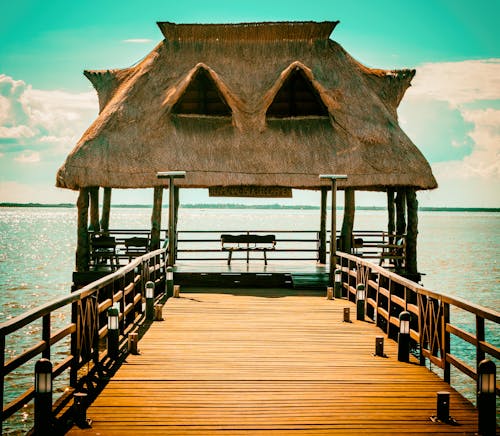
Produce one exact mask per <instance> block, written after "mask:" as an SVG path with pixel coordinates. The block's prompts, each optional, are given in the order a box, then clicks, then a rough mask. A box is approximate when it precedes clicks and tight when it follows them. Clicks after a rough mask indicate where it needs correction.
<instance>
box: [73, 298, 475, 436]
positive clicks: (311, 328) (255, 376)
mask: <svg viewBox="0 0 500 436" xmlns="http://www.w3.org/2000/svg"><path fill="white" fill-rule="evenodd" d="M183 290H184V291H186V290H185V289H184V288H183ZM264 297H265V298H264ZM344 307H350V308H351V312H352V313H353V312H354V305H353V304H352V303H349V302H347V301H346V300H340V299H337V300H334V301H331V300H326V299H325V298H324V292H320V293H318V292H316V291H311V290H307V291H303V290H293V289H257V290H255V289H237V290H236V289H218V290H217V291H214V290H213V289H210V290H207V289H191V290H190V291H189V292H183V293H182V294H181V298H172V299H169V300H168V302H167V303H166V304H165V306H164V309H163V311H164V313H163V315H164V318H165V320H164V321H163V322H155V323H153V324H152V326H151V327H150V329H149V330H148V332H147V333H146V335H145V336H144V338H143V339H142V340H141V341H140V343H139V349H140V353H141V354H140V355H135V356H133V355H129V356H127V358H126V362H125V363H124V364H123V365H122V367H121V368H120V369H119V370H118V371H117V373H116V375H115V376H114V377H113V378H112V379H111V380H110V381H109V383H108V385H107V386H106V388H105V389H104V391H103V392H102V393H101V395H100V396H99V397H98V398H97V399H96V400H95V401H94V403H93V404H92V406H91V407H90V408H89V410H88V412H87V415H88V417H89V418H91V419H93V428H91V429H87V430H80V429H78V428H74V429H73V430H72V431H71V432H70V434H73V435H79V434H101V435H106V434H148V435H150V434H182V435H189V434H199V435H206V434H214V433H225V434H246V433H248V432H252V433H260V434H269V433H270V432H274V433H276V434H290V433H293V434H295V433H297V432H301V433H303V434H332V433H342V434H359V433H367V434H403V433H410V434H416V433H429V434H441V433H443V434H453V433H455V434H474V433H475V432H476V430H477V412H476V410H475V408H474V407H473V406H472V405H471V404H470V403H469V402H468V401H467V400H465V399H464V398H463V397H462V396H461V395H459V394H458V393H457V392H455V391H454V390H453V389H452V388H450V386H449V385H448V384H446V383H445V382H443V381H442V380H441V379H440V378H439V377H438V376H437V375H435V374H433V373H432V372H430V371H428V370H427V369H426V368H425V367H421V366H419V365H418V364H417V362H416V361H414V362H411V363H409V364H405V363H401V362H398V360H397V349H396V344H395V343H394V342H392V341H389V340H386V343H385V353H386V355H387V357H386V358H382V357H376V356H374V354H373V353H374V348H375V337H376V336H379V334H380V330H378V329H377V328H376V327H375V326H374V325H373V324H371V323H368V322H360V321H356V320H353V322H352V323H344V322H343V321H342V320H343V309H344ZM353 318H355V316H351V319H353ZM441 390H447V391H450V392H451V401H450V414H451V415H452V416H453V417H454V418H455V419H456V420H457V421H458V423H459V425H458V426H451V425H447V424H443V423H433V422H431V421H430V420H429V417H430V416H431V415H434V414H435V411H436V410H435V409H436V392H438V391H441Z"/></svg>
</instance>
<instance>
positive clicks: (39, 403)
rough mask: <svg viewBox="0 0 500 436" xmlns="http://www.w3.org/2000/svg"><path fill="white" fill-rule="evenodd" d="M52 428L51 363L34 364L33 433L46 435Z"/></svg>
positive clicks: (39, 362)
mask: <svg viewBox="0 0 500 436" xmlns="http://www.w3.org/2000/svg"><path fill="white" fill-rule="evenodd" d="M51 427H52V362H51V361H50V360H49V359H45V358H42V359H40V360H38V361H37V362H36V363H35V433H36V434H48V432H50V431H51Z"/></svg>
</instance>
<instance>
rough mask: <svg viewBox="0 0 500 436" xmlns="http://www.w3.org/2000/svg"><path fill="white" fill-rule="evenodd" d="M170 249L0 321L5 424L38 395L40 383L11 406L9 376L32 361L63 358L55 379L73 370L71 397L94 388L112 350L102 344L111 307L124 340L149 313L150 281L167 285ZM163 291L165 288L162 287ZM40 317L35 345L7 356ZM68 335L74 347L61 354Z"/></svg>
mask: <svg viewBox="0 0 500 436" xmlns="http://www.w3.org/2000/svg"><path fill="white" fill-rule="evenodd" d="M165 253H166V252H165V250H164V249H160V250H156V251H153V252H150V253H147V254H145V255H143V256H141V257H138V258H136V259H135V260H133V261H132V262H131V263H129V264H128V265H126V266H124V267H122V268H121V269H119V270H118V271H115V272H113V273H111V274H109V275H107V276H105V277H103V278H101V279H99V280H96V281H95V282H92V283H91V284H89V285H87V286H85V287H83V288H81V289H79V290H77V291H75V292H73V293H71V294H69V295H67V296H64V297H61V298H58V299H55V300H53V301H51V302H48V303H45V304H42V305H41V306H39V307H36V308H34V309H31V310H29V311H27V312H26V313H24V314H22V315H19V316H17V317H15V318H13V319H11V320H8V321H6V322H3V323H1V324H0V368H1V374H0V392H1V395H2V416H1V418H2V419H1V422H2V423H3V421H5V420H6V419H7V418H9V417H10V416H11V415H13V414H14V413H15V412H16V411H18V410H19V409H21V408H22V407H23V406H24V405H26V404H27V403H29V402H30V401H31V399H32V398H33V397H34V393H35V392H34V386H30V387H28V388H27V389H26V390H25V391H24V392H22V393H20V394H18V395H16V396H15V398H13V399H11V400H10V401H9V403H8V404H5V394H6V392H5V382H6V380H9V376H10V375H11V374H13V372H14V371H16V370H18V369H20V368H22V367H23V366H25V365H27V364H29V363H30V362H32V360H33V359H34V358H37V357H39V358H46V359H49V360H50V359H51V358H52V359H55V358H59V361H55V362H53V364H54V366H53V372H52V377H53V379H56V378H58V377H59V376H60V375H61V374H63V373H66V374H67V373H68V371H69V389H67V390H66V392H67V393H69V394H70V395H71V393H72V392H73V391H74V389H75V388H77V387H78V386H80V385H82V384H87V385H89V386H88V388H89V389H91V386H90V385H91V384H92V381H91V377H93V376H94V375H95V373H96V370H97V369H99V367H100V366H101V364H102V362H103V361H104V360H105V359H107V358H108V357H109V356H108V353H107V350H102V346H101V345H102V343H103V341H105V340H106V338H107V335H108V327H107V316H106V311H107V309H109V308H110V307H115V308H116V309H117V310H118V316H119V331H120V334H119V340H123V338H124V337H125V335H126V334H128V333H129V332H130V331H131V330H132V329H134V326H136V323H137V321H138V320H139V318H141V317H142V316H143V308H142V300H143V296H144V285H145V283H146V282H147V281H153V282H156V283H157V284H161V283H162V282H163V281H164V279H165ZM158 289H159V290H161V286H159V287H158ZM158 292H159V291H157V293H158ZM64 308H67V309H68V311H70V314H71V321H70V322H69V323H67V324H65V325H63V326H59V325H58V326H57V330H56V331H54V328H53V325H54V324H56V323H55V322H54V319H53V318H54V317H55V312H56V311H58V310H61V309H64ZM40 320H41V323H42V329H41V337H40V339H39V340H37V339H35V343H34V344H33V345H32V346H31V347H29V348H28V349H25V350H24V351H22V352H20V353H19V354H17V355H15V356H10V357H9V359H8V360H6V358H5V352H6V346H7V344H8V339H9V335H12V334H14V333H15V332H19V331H21V329H24V328H30V327H32V326H33V328H32V330H33V331H36V327H35V325H34V323H36V322H40ZM68 337H70V338H71V345H70V346H71V349H68V350H64V351H63V352H62V353H55V352H54V350H55V348H56V347H57V346H58V344H61V341H63V340H64V339H66V338H68ZM60 356H64V357H62V358H61V357H60ZM84 368H86V369H87V370H84ZM89 368H90V369H89ZM26 372H28V373H29V372H30V371H29V370H28V371H26ZM31 372H32V373H33V371H31ZM91 373H92V374H91ZM64 400H65V399H63V398H61V399H60V403H61V404H62V403H63V401H64Z"/></svg>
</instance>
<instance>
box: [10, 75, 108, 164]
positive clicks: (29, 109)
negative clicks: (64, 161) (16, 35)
mask: <svg viewBox="0 0 500 436" xmlns="http://www.w3.org/2000/svg"><path fill="white" fill-rule="evenodd" d="M97 109H98V103H97V96H96V93H95V92H94V91H89V92H82V93H70V92H65V91H59V90H53V91H45V90H39V89H34V88H33V87H32V86H31V85H28V84H26V83H25V82H23V81H22V80H14V79H13V78H11V77H9V76H6V75H4V74H0V138H8V139H14V140H15V141H10V142H9V145H8V146H5V145H4V147H3V150H2V151H4V152H5V151H8V148H7V149H6V147H12V148H14V149H16V150H19V149H21V150H22V149H24V151H25V153H24V154H21V155H20V156H19V157H18V158H16V161H17V162H20V163H32V162H33V161H34V160H35V157H36V156H37V157H38V160H44V158H45V157H47V158H49V157H53V156H54V155H60V154H66V153H67V152H69V151H70V150H71V149H72V148H73V147H74V145H75V144H76V142H77V141H78V139H79V138H80V136H81V134H82V133H83V132H84V131H85V129H86V128H87V127H88V126H89V125H90V123H91V122H92V120H93V119H94V118H95V116H96V115H97ZM42 145H43V147H41V146H42ZM35 153H37V154H35ZM46 155H47V156H46Z"/></svg>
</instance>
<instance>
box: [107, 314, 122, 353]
mask: <svg viewBox="0 0 500 436" xmlns="http://www.w3.org/2000/svg"><path fill="white" fill-rule="evenodd" d="M119 335H120V332H119V315H118V309H117V308H116V307H110V308H109V309H108V356H109V357H110V358H111V359H116V358H117V357H118V339H119Z"/></svg>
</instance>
